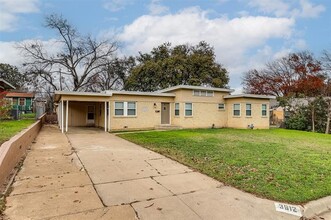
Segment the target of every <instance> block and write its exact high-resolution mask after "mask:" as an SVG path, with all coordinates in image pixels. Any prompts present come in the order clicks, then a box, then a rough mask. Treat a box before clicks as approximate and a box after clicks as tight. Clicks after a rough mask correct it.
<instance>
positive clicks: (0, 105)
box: [0, 99, 12, 120]
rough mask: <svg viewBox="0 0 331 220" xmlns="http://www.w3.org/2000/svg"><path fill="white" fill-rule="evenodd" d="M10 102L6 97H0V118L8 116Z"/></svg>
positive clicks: (7, 117)
mask: <svg viewBox="0 0 331 220" xmlns="http://www.w3.org/2000/svg"><path fill="white" fill-rule="evenodd" d="M11 108H12V107H11V104H10V102H9V101H8V100H6V99H0V120H3V119H9V118H10V110H11Z"/></svg>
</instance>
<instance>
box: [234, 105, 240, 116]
mask: <svg viewBox="0 0 331 220" xmlns="http://www.w3.org/2000/svg"><path fill="white" fill-rule="evenodd" d="M235 106H239V109H236V108H235ZM236 111H239V115H236V114H235V112H236ZM232 114H233V117H240V116H241V104H240V103H234V104H233V112H232Z"/></svg>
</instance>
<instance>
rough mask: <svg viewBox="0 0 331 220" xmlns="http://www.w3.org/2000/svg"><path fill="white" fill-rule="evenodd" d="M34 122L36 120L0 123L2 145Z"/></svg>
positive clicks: (0, 142) (4, 121)
mask: <svg viewBox="0 0 331 220" xmlns="http://www.w3.org/2000/svg"><path fill="white" fill-rule="evenodd" d="M34 122H35V120H34V119H24V120H17V121H15V120H3V121H0V145H1V144H2V143H3V142H5V141H7V140H9V139H10V138H11V137H12V136H14V135H15V134H16V133H18V132H20V131H21V130H23V129H24V128H27V127H28V126H29V125H31V124H32V123H34Z"/></svg>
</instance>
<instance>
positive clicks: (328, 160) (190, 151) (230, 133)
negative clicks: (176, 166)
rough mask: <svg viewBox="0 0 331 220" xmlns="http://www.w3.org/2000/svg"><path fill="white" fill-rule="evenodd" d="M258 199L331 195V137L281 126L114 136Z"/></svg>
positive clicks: (296, 199)
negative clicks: (279, 127)
mask: <svg viewBox="0 0 331 220" xmlns="http://www.w3.org/2000/svg"><path fill="white" fill-rule="evenodd" d="M119 136H120V137H122V138H124V139H127V140H129V141H132V142H134V143H137V144H139V145H142V146H145V147H146V148H149V149H151V150H153V151H156V152H159V153H161V154H164V155H166V156H168V157H171V158H173V159H175V160H177V161H179V162H181V163H183V164H186V165H188V166H190V167H193V168H195V169H197V170H199V171H201V172H202V173H205V174H207V175H209V176H211V177H213V178H215V179H217V180H220V181H222V182H224V183H225V184H228V185H231V186H234V187H236V188H239V189H242V190H244V191H246V192H250V193H254V194H256V195H258V196H260V197H264V198H268V199H273V200H277V201H285V202H291V203H297V204H300V203H305V202H308V201H310V200H314V199H318V198H321V197H324V196H328V195H330V194H331V175H330V173H331V136H330V135H325V134H318V133H311V132H302V131H293V130H285V129H270V130H240V129H194V130H176V131H162V132H157V131H154V132H146V133H128V134H120V135H119Z"/></svg>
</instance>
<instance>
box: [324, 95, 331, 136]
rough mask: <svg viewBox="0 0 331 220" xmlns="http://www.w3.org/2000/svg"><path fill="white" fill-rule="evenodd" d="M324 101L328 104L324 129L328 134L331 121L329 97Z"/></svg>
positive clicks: (330, 101) (330, 100)
mask: <svg viewBox="0 0 331 220" xmlns="http://www.w3.org/2000/svg"><path fill="white" fill-rule="evenodd" d="M326 103H327V104H328V110H327V111H328V116H327V119H326V129H325V134H329V132H330V121H331V98H330V99H327V101H326Z"/></svg>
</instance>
